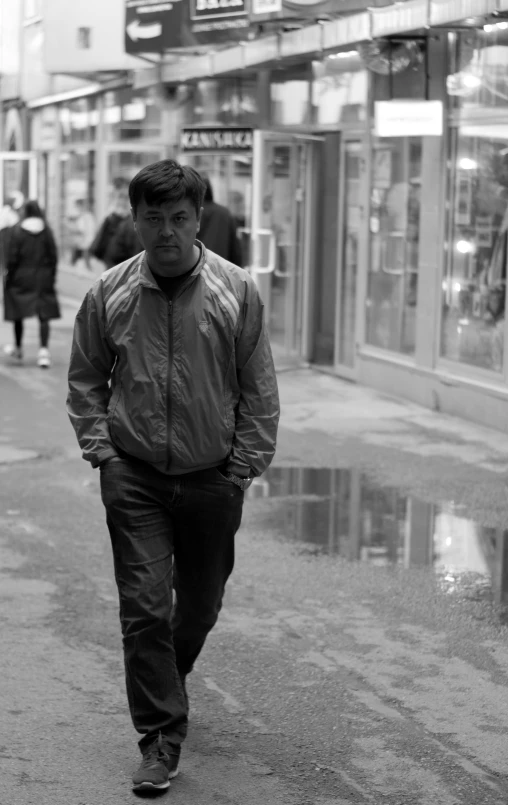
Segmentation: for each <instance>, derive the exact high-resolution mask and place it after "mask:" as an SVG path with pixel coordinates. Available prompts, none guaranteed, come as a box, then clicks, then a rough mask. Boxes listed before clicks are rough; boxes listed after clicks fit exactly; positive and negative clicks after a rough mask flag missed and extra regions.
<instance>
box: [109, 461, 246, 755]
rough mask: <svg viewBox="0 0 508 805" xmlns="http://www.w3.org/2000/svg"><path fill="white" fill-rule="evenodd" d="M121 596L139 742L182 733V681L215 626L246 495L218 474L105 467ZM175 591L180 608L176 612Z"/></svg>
mask: <svg viewBox="0 0 508 805" xmlns="http://www.w3.org/2000/svg"><path fill="white" fill-rule="evenodd" d="M100 472H101V494H102V501H103V503H104V506H105V507H106V512H107V524H108V528H109V533H110V536H111V543H112V546H113V558H114V566H115V577H116V583H117V586H118V592H119V597H120V622H121V625H122V634H123V646H124V659H125V671H126V683H127V696H128V700H129V708H130V712H131V717H132V721H133V724H134V727H135V729H136V730H137V731H138V732H139V733H141V734H143V736H144V737H143V738H142V739H141V740H140V742H139V746H140V749H141V751H143V750H144V749H145V748H146V746H148V744H149V743H151V741H153V739H154V738H155V737H156V736H157V734H158V732H159V730H160V731H161V732H162V733H163V735H165V736H167V737H168V739H169V740H170V741H171V742H172V743H181V742H182V741H183V740H184V738H185V736H186V733H187V716H188V713H187V706H186V702H185V697H184V694H183V687H182V682H181V677H183V676H185V675H186V674H188V673H189V672H190V671H191V670H192V666H193V665H194V662H195V660H196V658H197V656H198V654H199V652H200V651H201V649H202V648H203V645H204V642H205V640H206V636H207V634H208V632H209V631H210V629H212V627H213V626H214V624H215V623H216V621H217V617H218V615H219V612H220V609H221V606H222V597H223V595H224V587H225V584H226V581H227V579H228V577H229V575H230V573H231V571H232V570H233V565H234V538H235V534H236V532H237V530H238V528H239V526H240V522H241V518H242V506H243V492H242V490H241V489H239V488H238V487H237V486H235V484H233V483H231V482H230V481H227V480H226V479H225V478H224V477H223V475H222V474H221V473H220V472H219V470H218V469H210V470H202V471H199V472H193V473H190V474H186V475H177V476H175V475H173V476H170V475H164V474H162V473H160V472H158V471H157V470H155V469H154V468H153V467H151V466H150V465H149V464H146V463H144V462H141V461H136V460H131V459H129V460H127V459H122V460H121V461H116V460H114V461H110V462H108V463H106V464H105V465H104V466H103V467H101V470H100ZM173 588H174V590H175V593H176V604H175V607H174V608H173Z"/></svg>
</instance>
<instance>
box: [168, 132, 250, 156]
mask: <svg viewBox="0 0 508 805" xmlns="http://www.w3.org/2000/svg"><path fill="white" fill-rule="evenodd" d="M252 139H253V130H252V129H248V128H226V127H221V128H199V129H198V128H196V129H182V131H181V134H180V149H181V150H182V151H184V152H187V153H188V152H189V151H250V150H252Z"/></svg>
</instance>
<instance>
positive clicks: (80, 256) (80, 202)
mask: <svg viewBox="0 0 508 805" xmlns="http://www.w3.org/2000/svg"><path fill="white" fill-rule="evenodd" d="M75 205H76V212H77V214H76V217H75V219H74V222H73V228H72V229H73V232H72V241H73V242H72V254H71V265H73V266H74V265H76V263H77V262H78V260H83V261H84V263H85V265H86V267H87V269H88V270H89V271H91V270H92V267H91V265H90V248H91V246H92V243H93V240H94V235H95V218H94V216H93V214H92V212H91V211H90V208H89V206H88V202H87V201H85V199H82V198H78V199H77V200H76V202H75Z"/></svg>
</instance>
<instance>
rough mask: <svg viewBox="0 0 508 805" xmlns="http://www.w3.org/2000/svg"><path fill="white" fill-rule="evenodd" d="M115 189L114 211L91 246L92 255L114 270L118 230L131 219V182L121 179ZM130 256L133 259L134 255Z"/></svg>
mask: <svg viewBox="0 0 508 805" xmlns="http://www.w3.org/2000/svg"><path fill="white" fill-rule="evenodd" d="M113 188H114V199H113V209H112V211H111V212H110V213H109V214H108V215H106V217H105V219H104V221H103V222H102V224H101V225H100V227H99V230H98V232H97V234H96V236H95V238H94V239H93V242H92V245H91V246H90V254H92V255H93V256H94V257H96V258H97V260H102V262H103V263H104V264H105V265H106V268H112V267H113V266H114V265H116V261H115V257H114V254H113V250H114V248H115V241H116V236H117V234H118V229H119V227H120V226H121V225H122V224H123V223H125V221H127V220H128V219H129V218H130V217H131V214H130V208H129V192H128V188H129V182H128V181H127V180H126V179H124V178H122V177H120V178H118V179H115V180H114V182H113ZM130 256H131V257H132V255H130Z"/></svg>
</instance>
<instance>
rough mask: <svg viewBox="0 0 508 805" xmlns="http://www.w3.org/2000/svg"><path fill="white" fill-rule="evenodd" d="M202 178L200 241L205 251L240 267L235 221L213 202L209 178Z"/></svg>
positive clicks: (240, 260)
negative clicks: (202, 200) (202, 201)
mask: <svg viewBox="0 0 508 805" xmlns="http://www.w3.org/2000/svg"><path fill="white" fill-rule="evenodd" d="M202 178H203V181H204V183H205V198H204V203H203V212H202V214H201V223H200V226H199V237H200V240H201V242H202V243H204V245H205V246H206V248H207V249H210V251H212V252H215V254H218V255H219V257H223V258H224V260H229V262H230V263H234V264H235V266H241V265H242V251H241V248H240V241H239V240H238V235H237V233H236V226H237V225H236V220H235V218H234V216H233V215H232V214H231V213H230V212H229V210H228V208H227V207H223V206H222V204H217V203H216V202H215V201H214V200H213V190H212V185H211V183H210V180H209V178H208V177H207V176H203V177H202Z"/></svg>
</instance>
